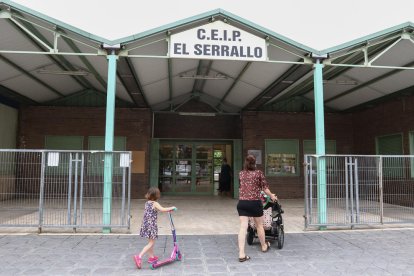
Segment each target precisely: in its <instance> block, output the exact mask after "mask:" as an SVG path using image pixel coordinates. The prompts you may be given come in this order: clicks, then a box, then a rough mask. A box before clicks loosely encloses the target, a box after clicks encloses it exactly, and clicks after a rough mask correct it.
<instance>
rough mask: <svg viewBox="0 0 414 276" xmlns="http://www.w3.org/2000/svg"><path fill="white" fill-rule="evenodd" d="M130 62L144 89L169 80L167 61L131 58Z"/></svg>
mask: <svg viewBox="0 0 414 276" xmlns="http://www.w3.org/2000/svg"><path fill="white" fill-rule="evenodd" d="M129 60H130V61H131V64H132V66H133V67H134V70H135V72H136V74H137V75H138V79H139V81H140V82H141V85H142V86H143V87H145V86H146V85H149V84H152V83H154V82H160V81H162V82H163V81H165V80H166V79H167V80H168V63H167V59H157V58H152V59H151V58H130V59H129ZM167 87H168V86H167ZM144 90H145V89H144Z"/></svg>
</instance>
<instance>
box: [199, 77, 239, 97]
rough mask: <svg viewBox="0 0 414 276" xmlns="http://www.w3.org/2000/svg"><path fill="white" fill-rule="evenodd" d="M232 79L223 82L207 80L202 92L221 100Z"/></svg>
mask: <svg viewBox="0 0 414 276" xmlns="http://www.w3.org/2000/svg"><path fill="white" fill-rule="evenodd" d="M233 82H234V79H232V78H227V79H224V80H207V81H206V82H205V85H204V89H203V92H204V93H206V94H208V95H211V96H213V97H215V98H218V99H221V98H222V97H223V96H224V95H225V94H226V92H227V91H228V90H229V89H230V87H231V85H232V84H233Z"/></svg>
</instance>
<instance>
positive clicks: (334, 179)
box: [304, 155, 414, 228]
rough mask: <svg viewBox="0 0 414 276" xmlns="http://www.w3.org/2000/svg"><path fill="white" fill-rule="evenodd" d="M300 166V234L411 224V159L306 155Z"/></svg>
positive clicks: (413, 203)
mask: <svg viewBox="0 0 414 276" xmlns="http://www.w3.org/2000/svg"><path fill="white" fill-rule="evenodd" d="M304 166H305V170H304V171H305V228H308V227H310V226H350V227H352V226H355V225H368V224H391V223H392V224H407V223H414V156H406V155H403V156H394V155H393V156H389V155H387V156H384V155H375V156H373V155H370V156H367V155H365V156H362V155H323V156H317V155H305V164H304ZM323 172H324V173H323ZM318 177H319V184H318Z"/></svg>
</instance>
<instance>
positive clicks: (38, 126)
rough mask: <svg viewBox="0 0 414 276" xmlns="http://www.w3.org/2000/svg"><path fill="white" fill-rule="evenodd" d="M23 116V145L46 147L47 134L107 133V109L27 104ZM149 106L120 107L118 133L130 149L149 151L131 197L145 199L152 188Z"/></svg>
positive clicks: (85, 135)
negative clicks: (150, 178)
mask: <svg viewBox="0 0 414 276" xmlns="http://www.w3.org/2000/svg"><path fill="white" fill-rule="evenodd" d="M20 114H21V115H20V118H19V133H18V137H19V138H18V142H19V145H18V147H19V148H26V149H43V148H44V146H45V144H44V143H45V136H46V135H76V136H84V145H83V148H84V149H88V140H87V139H86V137H87V136H104V135H105V108H90V107H87V108H86V107H84V108H82V107H80V108H77V107H27V108H22V109H21V113H20ZM151 121H152V116H151V111H150V110H149V109H130V108H117V109H116V114H115V136H125V137H126V138H127V144H126V150H128V151H145V152H146V155H145V161H146V162H145V163H146V164H145V174H132V179H131V184H132V186H131V194H132V195H131V196H132V198H142V197H143V195H144V194H145V192H146V189H147V188H148V179H149V177H148V176H149V145H150V137H151V136H150V134H151V125H152V124H151Z"/></svg>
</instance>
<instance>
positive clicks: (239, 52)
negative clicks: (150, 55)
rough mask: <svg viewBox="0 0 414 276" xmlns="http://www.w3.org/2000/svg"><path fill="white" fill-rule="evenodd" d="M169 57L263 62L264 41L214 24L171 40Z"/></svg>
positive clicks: (225, 26)
mask: <svg viewBox="0 0 414 276" xmlns="http://www.w3.org/2000/svg"><path fill="white" fill-rule="evenodd" d="M169 53H170V57H177V58H195V59H224V60H249V61H266V60H267V46H266V40H265V39H264V38H260V37H257V36H255V35H252V34H250V33H248V32H245V31H243V30H240V29H238V28H235V27H233V26H231V25H229V24H226V23H224V22H222V21H215V22H213V23H209V24H206V25H203V26H200V27H197V28H193V29H190V30H187V31H184V32H182V33H178V34H173V35H171V37H170V45H169Z"/></svg>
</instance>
